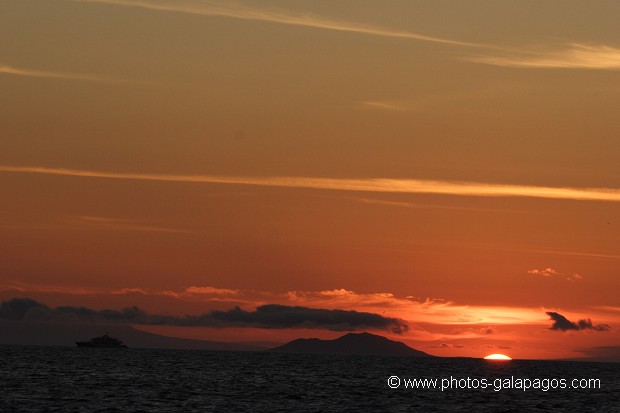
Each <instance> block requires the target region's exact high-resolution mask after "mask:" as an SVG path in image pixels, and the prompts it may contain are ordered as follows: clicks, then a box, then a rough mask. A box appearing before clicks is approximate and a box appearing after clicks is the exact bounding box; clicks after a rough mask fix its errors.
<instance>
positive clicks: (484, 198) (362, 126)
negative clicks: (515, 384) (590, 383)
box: [0, 0, 620, 358]
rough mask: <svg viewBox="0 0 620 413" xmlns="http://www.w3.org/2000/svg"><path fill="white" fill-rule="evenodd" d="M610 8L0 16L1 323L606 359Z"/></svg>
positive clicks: (124, 3) (614, 314)
mask: <svg viewBox="0 0 620 413" xmlns="http://www.w3.org/2000/svg"><path fill="white" fill-rule="evenodd" d="M619 13H620V4H618V3H617V2H612V1H610V2H604V1H600V2H596V3H587V2H582V1H573V0H561V1H560V0H558V1H554V0H548V1H544V2H541V1H521V2H497V1H491V0H488V1H485V0H479V1H471V2H462V1H453V0H438V1H437V0H433V1H391V2H382V1H375V0H358V1H346V0H342V1H303V0H301V1H255V2H252V1H210V0H204V1H200V0H179V1H173V0H27V1H25V0H5V1H3V2H1V3H0V90H1V91H2V97H1V98H0V191H1V193H2V194H3V196H2V202H0V299H1V300H3V301H2V307H1V308H0V316H2V317H4V318H5V319H13V320H15V319H18V320H20V321H21V322H28V321H29V320H32V319H37V320H40V319H45V320H54V321H59V320H61V321H62V322H78V321H81V322H85V321H89V322H90V321H92V320H99V321H106V320H107V321H110V320H111V319H114V320H115V321H116V322H123V323H130V324H132V325H133V326H135V327H136V328H140V329H143V330H145V331H151V332H157V333H160V334H167V335H175V336H180V337H192V338H202V339H207V340H219V341H238V342H241V341H286V340H290V339H293V338H298V337H321V338H334V337H337V336H339V335H341V334H343V332H345V331H371V332H374V333H377V334H382V335H385V336H387V337H390V338H393V339H396V340H399V341H403V342H405V343H407V344H409V345H411V346H413V347H415V348H417V349H419V350H422V351H425V352H428V353H430V354H434V355H440V356H465V357H482V356H485V355H487V354H490V353H505V354H508V355H510V356H511V357H513V358H564V357H585V356H597V355H601V354H603V353H605V354H609V353H610V352H615V353H617V354H619V355H620V332H619V331H620V296H619V295H618V293H617V291H618V289H619V287H620V280H619V279H618V275H619V274H618V271H619V269H620V220H619V217H620V169H619V167H618V159H619V158H620V143H618V139H617V137H618V136H619V135H620V123H619V122H618V118H617V108H618V104H619V103H620V39H618V35H617V21H616V20H617V19H616V18H615V16H617V15H618V14H619ZM26 298H28V299H30V300H34V302H33V301H28V300H25V299H26ZM78 309H82V310H80V311H78ZM132 309H133V310H132ZM85 310H88V311H85ZM102 310H109V311H107V312H106V311H103V312H102Z"/></svg>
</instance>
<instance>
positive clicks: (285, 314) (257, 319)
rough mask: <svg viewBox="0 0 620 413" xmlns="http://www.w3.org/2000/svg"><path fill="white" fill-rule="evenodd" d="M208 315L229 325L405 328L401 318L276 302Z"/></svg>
mask: <svg viewBox="0 0 620 413" xmlns="http://www.w3.org/2000/svg"><path fill="white" fill-rule="evenodd" d="M211 317H213V318H215V319H217V320H221V321H224V322H228V323H231V324H232V325H239V326H252V327H263V328H297V327H303V328H328V329H330V330H337V331H349V330H360V329H366V328H375V329H380V330H388V331H391V332H393V333H397V334H402V333H403V332H406V331H407V330H408V329H409V328H408V326H407V323H405V322H404V321H403V320H399V319H396V318H390V317H383V316H381V315H379V314H373V313H366V312H359V311H350V310H348V311H347V310H326V309H318V308H308V307H299V306H295V307H291V306H285V305H279V304H267V305H262V306H260V307H258V308H257V309H256V310H255V311H244V310H242V309H240V308H239V307H236V308H233V309H231V310H228V311H214V312H213V313H211Z"/></svg>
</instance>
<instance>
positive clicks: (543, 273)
mask: <svg viewBox="0 0 620 413" xmlns="http://www.w3.org/2000/svg"><path fill="white" fill-rule="evenodd" d="M527 273H528V274H530V275H537V276H540V277H547V278H548V277H566V279H567V280H568V281H581V280H583V276H581V275H580V274H577V273H576V272H573V273H566V274H563V273H561V272H559V271H557V270H555V269H553V268H551V267H548V268H545V269H542V270H539V269H537V268H534V269H533V270H529V271H528V272H527Z"/></svg>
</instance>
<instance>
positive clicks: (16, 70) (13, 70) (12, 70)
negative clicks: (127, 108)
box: [0, 64, 130, 83]
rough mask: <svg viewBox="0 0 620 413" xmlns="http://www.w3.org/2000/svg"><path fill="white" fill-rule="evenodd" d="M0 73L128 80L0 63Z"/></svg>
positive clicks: (87, 80) (116, 80)
mask: <svg viewBox="0 0 620 413" xmlns="http://www.w3.org/2000/svg"><path fill="white" fill-rule="evenodd" d="M0 74H5V75H14V76H25V77H39V78H46V79H63V80H78V81H84V82H98V83H126V82H130V81H129V80H125V79H115V78H111V77H106V76H99V75H92V74H84V73H72V72H51V71H44V70H34V69H25V68H20V67H14V66H7V65H3V64H0Z"/></svg>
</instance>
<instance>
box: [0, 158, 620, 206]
mask: <svg viewBox="0 0 620 413" xmlns="http://www.w3.org/2000/svg"><path fill="white" fill-rule="evenodd" d="M0 172H12V173H31V174H45V175H59V176H75V177H84V178H107V179H126V180H140V181H161V182H195V183H217V184H236V185H254V186H269V187H283V188H307V189H327V190H333V191H356V192H392V193H409V194H442V195H455V196H474V197H529V198H550V199H571V200H581V201H608V202H620V189H617V188H566V187H544V186H525V185H512V184H488V183H481V182H460V181H436V180H421V179H389V178H369V179H342V178H311V177H290V176H287V177H241V176H239V177H233V176H217V175H172V174H146V173H128V172H102V171H90V170H78V169H68V168H46V167H30V166H6V165H4V166H0Z"/></svg>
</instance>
